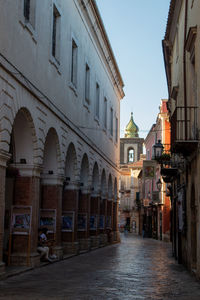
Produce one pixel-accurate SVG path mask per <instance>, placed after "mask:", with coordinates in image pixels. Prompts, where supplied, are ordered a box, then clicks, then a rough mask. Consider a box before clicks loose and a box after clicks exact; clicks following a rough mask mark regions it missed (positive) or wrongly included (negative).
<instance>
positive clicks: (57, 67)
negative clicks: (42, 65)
mask: <svg viewBox="0 0 200 300" xmlns="http://www.w3.org/2000/svg"><path fill="white" fill-rule="evenodd" d="M49 62H50V63H51V64H52V65H53V66H54V67H55V68H56V70H57V72H58V74H59V75H61V72H60V63H59V62H58V60H57V59H56V58H55V57H54V56H53V55H50V58H49Z"/></svg>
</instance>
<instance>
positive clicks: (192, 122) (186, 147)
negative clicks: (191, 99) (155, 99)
mask: <svg viewBox="0 0 200 300" xmlns="http://www.w3.org/2000/svg"><path fill="white" fill-rule="evenodd" d="M198 141H199V133H198V128H197V107H196V106H190V107H184V106H182V107H176V109H175V111H174V113H173V115H172V116H171V151H172V153H181V154H182V155H184V156H188V155H190V154H191V153H192V152H194V151H195V150H196V149H197V145H198Z"/></svg>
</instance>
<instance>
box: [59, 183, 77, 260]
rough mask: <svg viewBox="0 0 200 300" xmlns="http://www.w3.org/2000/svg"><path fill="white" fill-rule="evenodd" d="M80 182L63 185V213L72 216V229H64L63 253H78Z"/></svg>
mask: <svg viewBox="0 0 200 300" xmlns="http://www.w3.org/2000/svg"><path fill="white" fill-rule="evenodd" d="M78 199H79V184H78V183H70V184H68V185H64V187H63V198H62V215H63V216H72V218H73V221H72V222H73V224H72V231H71V230H70V229H67V230H66V229H65V228H63V229H62V245H63V254H64V255H67V254H77V253H78V237H77V220H78Z"/></svg>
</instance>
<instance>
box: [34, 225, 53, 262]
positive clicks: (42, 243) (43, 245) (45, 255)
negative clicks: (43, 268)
mask: <svg viewBox="0 0 200 300" xmlns="http://www.w3.org/2000/svg"><path fill="white" fill-rule="evenodd" d="M47 231H48V229H47V228H39V230H38V232H39V234H38V247H37V250H38V252H39V253H40V255H41V257H40V258H41V259H42V260H44V261H49V262H52V260H51V259H50V258H49V247H48V246H47V242H48V241H47V236H46V234H47Z"/></svg>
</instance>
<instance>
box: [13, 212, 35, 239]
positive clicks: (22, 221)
mask: <svg viewBox="0 0 200 300" xmlns="http://www.w3.org/2000/svg"><path fill="white" fill-rule="evenodd" d="M31 216H32V210H31V206H12V214H11V224H10V231H11V233H13V234H29V232H30V229H31Z"/></svg>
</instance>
